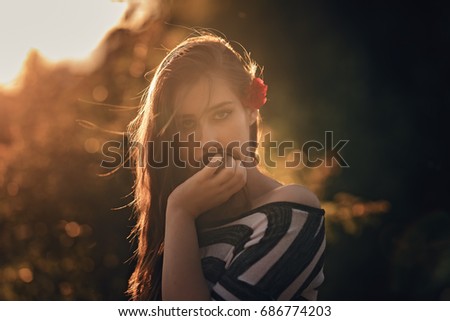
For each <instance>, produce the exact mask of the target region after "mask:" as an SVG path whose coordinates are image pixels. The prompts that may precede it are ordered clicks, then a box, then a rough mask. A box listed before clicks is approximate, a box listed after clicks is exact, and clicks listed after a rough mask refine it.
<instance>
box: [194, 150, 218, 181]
mask: <svg viewBox="0 0 450 321" xmlns="http://www.w3.org/2000/svg"><path fill="white" fill-rule="evenodd" d="M222 164H223V158H222V156H220V154H217V155H215V156H214V157H212V158H211V161H210V162H209V163H208V164H206V166H205V167H204V168H202V169H201V170H200V171H199V172H198V174H199V176H201V177H210V176H212V175H213V174H214V173H215V172H216V171H217V169H218V168H219V167H220V166H222Z"/></svg>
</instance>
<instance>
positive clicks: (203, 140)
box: [195, 125, 221, 161]
mask: <svg viewBox="0 0 450 321" xmlns="http://www.w3.org/2000/svg"><path fill="white" fill-rule="evenodd" d="M217 134H218V133H217V130H216V129H215V128H212V126H208V125H203V126H199V128H198V131H197V133H196V137H197V139H198V140H199V142H200V148H198V149H196V152H195V159H196V160H199V161H202V160H203V157H204V156H205V154H206V153H208V152H215V151H218V150H219V149H220V147H221V146H220V143H219V141H218V135H217Z"/></svg>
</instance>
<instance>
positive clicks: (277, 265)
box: [198, 202, 325, 300]
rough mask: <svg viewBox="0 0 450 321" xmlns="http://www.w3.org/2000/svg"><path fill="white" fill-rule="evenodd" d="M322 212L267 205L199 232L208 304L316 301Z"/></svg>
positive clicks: (320, 277)
mask: <svg viewBox="0 0 450 321" xmlns="http://www.w3.org/2000/svg"><path fill="white" fill-rule="evenodd" d="M324 214H325V212H324V210H323V209H318V208H314V207H310V206H306V205H302V204H298V203H293V202H272V203H268V204H265V205H262V206H260V207H258V208H255V209H252V210H250V211H247V212H245V213H242V214H241V215H239V216H238V217H237V218H236V217H234V218H232V219H228V220H223V221H221V222H216V223H215V224H214V225H209V226H204V227H203V228H202V229H199V231H198V236H199V246H200V255H201V263H202V268H203V274H204V276H205V278H206V280H207V282H208V286H209V289H210V291H211V297H212V299H213V300H317V293H318V289H317V288H318V287H319V286H320V285H321V284H322V282H323V280H324V275H323V261H324V250H325V227H324Z"/></svg>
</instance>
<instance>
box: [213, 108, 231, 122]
mask: <svg viewBox="0 0 450 321" xmlns="http://www.w3.org/2000/svg"><path fill="white" fill-rule="evenodd" d="M229 114H231V110H221V111H218V112H217V113H215V114H214V115H213V118H214V120H222V119H225V118H227V117H228V115H229Z"/></svg>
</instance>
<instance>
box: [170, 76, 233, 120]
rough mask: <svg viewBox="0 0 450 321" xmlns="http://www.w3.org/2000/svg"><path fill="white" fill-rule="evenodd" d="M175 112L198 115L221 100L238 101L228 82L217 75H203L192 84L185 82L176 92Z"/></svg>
mask: <svg viewBox="0 0 450 321" xmlns="http://www.w3.org/2000/svg"><path fill="white" fill-rule="evenodd" d="M175 101H176V103H175V104H176V114H178V115H182V114H193V115H199V114H201V113H203V112H204V111H205V110H206V109H208V107H210V106H214V105H216V104H218V103H221V102H223V101H233V102H236V101H238V98H237V97H236V95H235V94H234V93H233V91H232V90H231V88H230V86H229V84H228V82H227V81H226V80H225V79H222V78H219V77H206V76H203V77H201V78H199V79H198V80H197V81H195V82H193V83H192V84H189V83H188V84H185V85H182V86H181V87H180V89H179V90H178V92H177V93H176V98H175Z"/></svg>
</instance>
